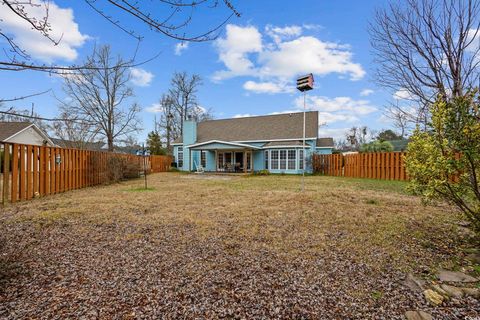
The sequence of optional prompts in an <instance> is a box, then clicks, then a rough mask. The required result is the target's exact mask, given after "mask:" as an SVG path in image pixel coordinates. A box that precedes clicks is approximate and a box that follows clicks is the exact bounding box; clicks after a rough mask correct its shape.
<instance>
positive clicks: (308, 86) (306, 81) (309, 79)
mask: <svg viewBox="0 0 480 320" xmlns="http://www.w3.org/2000/svg"><path fill="white" fill-rule="evenodd" d="M313 81H314V80H313V74H311V73H309V74H307V75H305V76H302V77H300V78H298V79H297V90H299V91H301V92H303V145H302V152H303V159H302V164H303V168H302V192H303V191H304V190H305V170H306V166H307V163H306V161H305V160H306V158H307V157H306V154H305V152H306V150H305V146H306V136H305V135H306V132H305V131H306V128H305V126H306V124H305V123H306V119H305V118H306V111H307V92H306V91H309V90H312V89H313Z"/></svg>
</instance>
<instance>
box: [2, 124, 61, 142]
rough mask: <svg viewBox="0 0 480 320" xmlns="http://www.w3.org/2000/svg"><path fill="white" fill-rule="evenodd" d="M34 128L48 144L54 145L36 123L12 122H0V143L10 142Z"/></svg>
mask: <svg viewBox="0 0 480 320" xmlns="http://www.w3.org/2000/svg"><path fill="white" fill-rule="evenodd" d="M30 127H31V128H33V129H34V130H35V131H36V132H37V133H38V134H39V135H40V136H42V137H43V138H44V139H45V140H46V141H48V143H50V144H51V145H54V143H53V142H52V140H51V139H50V137H49V136H48V135H47V134H46V133H45V132H43V131H42V130H41V129H40V128H39V127H37V126H36V125H35V124H34V123H31V122H19V121H17V122H10V121H0V141H6V142H8V140H10V138H13V137H14V136H16V135H17V134H19V133H20V132H22V131H24V130H26V129H28V128H30Z"/></svg>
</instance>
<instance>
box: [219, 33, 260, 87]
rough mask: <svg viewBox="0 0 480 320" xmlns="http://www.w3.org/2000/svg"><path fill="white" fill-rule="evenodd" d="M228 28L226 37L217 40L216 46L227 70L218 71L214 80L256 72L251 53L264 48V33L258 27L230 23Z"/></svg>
mask: <svg viewBox="0 0 480 320" xmlns="http://www.w3.org/2000/svg"><path fill="white" fill-rule="evenodd" d="M226 30H227V34H226V37H225V38H220V39H218V40H216V41H215V46H216V48H217V50H218V52H219V59H220V61H222V62H223V63H224V64H225V66H226V67H227V70H223V71H218V72H216V73H215V75H214V76H213V78H214V80H222V79H226V78H229V77H235V76H241V75H250V74H252V73H254V72H255V67H254V64H253V62H252V61H250V59H249V54H251V53H256V52H257V53H258V52H260V51H261V50H262V35H261V34H260V32H258V30H257V28H255V27H239V26H236V25H232V24H229V25H227V27H226Z"/></svg>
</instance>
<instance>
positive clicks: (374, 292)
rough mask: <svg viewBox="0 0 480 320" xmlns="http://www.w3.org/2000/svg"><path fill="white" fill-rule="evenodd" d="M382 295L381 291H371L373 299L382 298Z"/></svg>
mask: <svg viewBox="0 0 480 320" xmlns="http://www.w3.org/2000/svg"><path fill="white" fill-rule="evenodd" d="M382 296H383V293H382V292H381V291H373V292H372V298H373V300H379V299H380V298H382Z"/></svg>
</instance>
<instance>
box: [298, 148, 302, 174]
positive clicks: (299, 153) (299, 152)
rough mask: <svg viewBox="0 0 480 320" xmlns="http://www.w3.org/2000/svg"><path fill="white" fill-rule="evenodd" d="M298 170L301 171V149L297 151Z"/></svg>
mask: <svg viewBox="0 0 480 320" xmlns="http://www.w3.org/2000/svg"><path fill="white" fill-rule="evenodd" d="M298 169H299V170H303V149H302V150H298Z"/></svg>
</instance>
